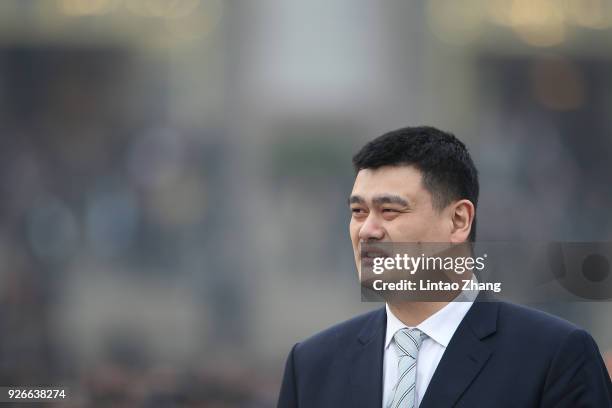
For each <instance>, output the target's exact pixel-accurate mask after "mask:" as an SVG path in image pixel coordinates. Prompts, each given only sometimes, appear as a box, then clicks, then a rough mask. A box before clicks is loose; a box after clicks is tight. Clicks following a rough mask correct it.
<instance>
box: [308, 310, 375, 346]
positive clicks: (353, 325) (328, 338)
mask: <svg viewBox="0 0 612 408" xmlns="http://www.w3.org/2000/svg"><path fill="white" fill-rule="evenodd" d="M383 317H385V311H384V308H383V309H380V308H378V309H375V310H372V311H370V312H366V313H363V314H361V315H359V316H355V317H353V318H351V319H349V320H346V321H344V322H341V323H337V324H335V325H333V326H331V327H329V328H327V329H325V330H323V331H320V332H319V333H316V334H314V335H312V336H311V337H309V338H307V339H306V340H304V341H302V342H300V343H298V345H297V346H296V351H298V352H300V353H307V354H309V353H311V352H321V351H323V350H330V351H332V350H334V349H336V348H337V347H343V346H345V345H346V344H348V343H347V342H348V341H350V340H355V339H356V338H357V336H358V335H359V333H360V332H361V330H362V329H363V328H364V326H365V325H366V324H368V323H370V322H372V321H374V320H376V319H381V318H383ZM381 327H383V326H382V325H381Z"/></svg>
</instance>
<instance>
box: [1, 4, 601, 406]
mask: <svg viewBox="0 0 612 408" xmlns="http://www.w3.org/2000/svg"><path fill="white" fill-rule="evenodd" d="M611 47H612V3H611V2H608V1H604V0H562V1H559V0H506V1H502V0H465V1H461V2H457V1H455V0H428V1H425V0H423V1H410V2H407V1H403V0H390V1H387V2H375V1H364V0H350V1H349V0H331V1H330V0H310V1H294V0H260V1H257V2H253V1H245V0H57V1H56V0H28V1H26V0H5V1H2V2H0V118H1V120H0V130H1V131H0V137H1V138H2V139H1V140H2V149H0V190H1V192H2V195H1V197H2V198H1V200H0V333H2V336H1V337H0V384H1V385H65V386H68V387H70V389H71V398H70V400H69V401H67V402H66V403H64V404H60V406H75V407H76V406H79V407H80V406H91V407H105V406H113V407H141V406H142V407H179V406H181V407H182V406H185V407H272V406H274V405H275V400H276V396H277V393H278V388H279V384H280V378H281V374H282V370H283V366H284V361H285V358H286V356H287V353H288V352H289V350H290V348H291V347H292V345H293V344H294V343H295V342H297V341H299V340H302V339H304V338H306V337H308V336H309V335H311V334H313V333H315V332H317V331H319V330H322V329H324V328H326V327H328V326H330V325H331V324H333V323H336V322H338V321H341V320H344V319H347V318H349V317H352V316H354V315H356V314H358V313H361V312H364V311H366V310H369V309H372V308H374V307H380V305H379V304H372V303H369V304H364V303H361V302H360V299H361V296H360V292H359V288H358V285H357V282H356V274H355V268H354V265H353V255H352V250H351V246H350V243H349V238H348V221H349V216H350V214H349V211H348V207H347V205H346V198H347V196H348V194H349V193H350V191H351V188H352V182H353V174H352V168H351V162H350V160H351V156H352V154H354V153H355V152H356V150H358V149H359V148H360V147H361V146H362V145H363V144H364V143H365V142H366V141H368V140H369V139H372V138H373V137H375V136H378V135H380V134H382V133H384V132H385V131H388V130H392V129H395V128H398V127H402V126H406V125H433V126H436V127H439V128H442V129H445V130H449V131H452V132H453V133H455V134H456V135H457V136H458V137H459V138H460V139H462V140H463V141H465V142H466V143H467V144H468V146H469V147H470V149H471V151H472V155H473V157H474V160H475V162H476V164H477V166H478V168H479V170H480V174H481V191H482V193H481V200H480V206H479V213H478V217H479V221H478V227H479V230H478V235H479V239H480V240H559V241H597V240H602V241H612V217H610V216H609V214H610V210H611V209H612V164H611V161H610V157H612V121H611V120H610V117H611V116H612V54H611V53H610V49H611ZM541 308H542V309H545V310H548V311H550V312H553V313H555V314H557V315H560V316H562V317H564V318H566V319H569V320H571V321H573V322H574V323H577V324H579V325H581V326H583V327H585V328H587V329H588V330H590V331H591V333H592V334H593V335H594V337H595V338H596V340H597V342H598V344H599V346H600V348H601V349H602V352H605V351H606V350H609V349H612V324H611V323H612V322H611V321H610V316H611V315H612V314H611V313H612V307H611V305H610V303H575V304H546V305H541Z"/></svg>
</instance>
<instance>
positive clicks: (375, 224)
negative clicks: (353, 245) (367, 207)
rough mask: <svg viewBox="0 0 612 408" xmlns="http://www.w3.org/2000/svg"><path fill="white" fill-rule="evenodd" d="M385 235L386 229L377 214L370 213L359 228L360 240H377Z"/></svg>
mask: <svg viewBox="0 0 612 408" xmlns="http://www.w3.org/2000/svg"><path fill="white" fill-rule="evenodd" d="M384 237H385V230H384V228H383V226H382V223H381V222H380V220H379V219H378V218H377V217H376V215H375V214H373V213H370V214H369V215H368V218H366V220H365V221H364V222H363V224H362V225H361V228H360V229H359V241H362V242H363V241H377V240H382V239H383V238H384Z"/></svg>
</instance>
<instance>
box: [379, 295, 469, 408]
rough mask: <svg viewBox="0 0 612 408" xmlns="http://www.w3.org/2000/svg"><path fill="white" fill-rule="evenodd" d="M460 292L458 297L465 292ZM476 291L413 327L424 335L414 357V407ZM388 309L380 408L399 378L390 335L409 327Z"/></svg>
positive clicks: (385, 404)
mask: <svg viewBox="0 0 612 408" xmlns="http://www.w3.org/2000/svg"><path fill="white" fill-rule="evenodd" d="M465 293H466V292H463V293H462V294H460V295H459V296H462V295H465ZM476 294H477V292H476V293H470V294H469V295H468V298H467V299H469V300H468V301H461V302H460V301H453V302H450V303H448V304H447V305H446V306H444V307H443V308H442V309H440V310H438V311H437V312H436V313H434V314H433V315H431V316H429V317H428V318H427V319H425V320H424V321H423V322H421V323H420V324H419V325H417V326H416V328H417V329H419V330H421V331H422V332H423V333H425V334H426V335H427V337H425V338H424V339H423V343H421V348H420V349H419V354H418V356H417V366H416V406H417V407H418V406H419V405H420V404H421V400H422V399H423V395H425V391H426V390H427V386H428V385H429V382H430V381H431V377H432V376H433V374H434V371H436V368H437V367H438V363H440V359H442V355H443V354H444V351H445V350H446V347H447V346H448V343H449V342H450V339H451V338H452V337H453V334H455V331H456V330H457V327H458V326H459V323H461V321H462V320H463V317H464V316H465V315H466V313H467V312H468V310H470V307H471V306H472V304H473V303H474V298H475V297H476ZM386 309H387V334H386V337H385V349H384V350H385V351H384V360H383V408H386V407H387V405H388V404H390V403H391V400H392V398H393V387H394V386H395V383H396V382H397V378H398V375H399V374H398V357H397V352H396V350H395V346H394V345H393V344H392V343H393V342H395V340H394V339H393V336H394V335H395V332H397V331H398V330H401V329H403V328H410V329H412V328H413V327H408V326H406V325H405V324H404V323H402V322H401V321H400V320H399V319H398V318H397V317H396V316H395V315H394V314H393V312H391V310H390V309H389V305H387V306H386Z"/></svg>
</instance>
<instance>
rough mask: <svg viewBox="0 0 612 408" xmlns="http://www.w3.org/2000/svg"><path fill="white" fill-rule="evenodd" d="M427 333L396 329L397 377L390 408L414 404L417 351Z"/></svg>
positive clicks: (402, 407) (407, 407)
mask: <svg viewBox="0 0 612 408" xmlns="http://www.w3.org/2000/svg"><path fill="white" fill-rule="evenodd" d="M426 336H427V335H426V334H425V333H423V332H422V331H420V330H419V329H402V330H398V331H397V332H396V333H395V335H394V336H393V339H394V340H395V342H394V343H393V344H394V345H395V350H396V351H397V355H398V357H399V362H398V370H397V373H398V379H397V383H396V384H395V387H394V388H393V399H392V400H391V403H390V404H389V405H388V407H390V408H414V407H415V406H416V398H415V396H416V393H415V388H416V363H417V360H416V359H417V353H418V352H419V347H421V342H422V341H423V338H424V337H426Z"/></svg>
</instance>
